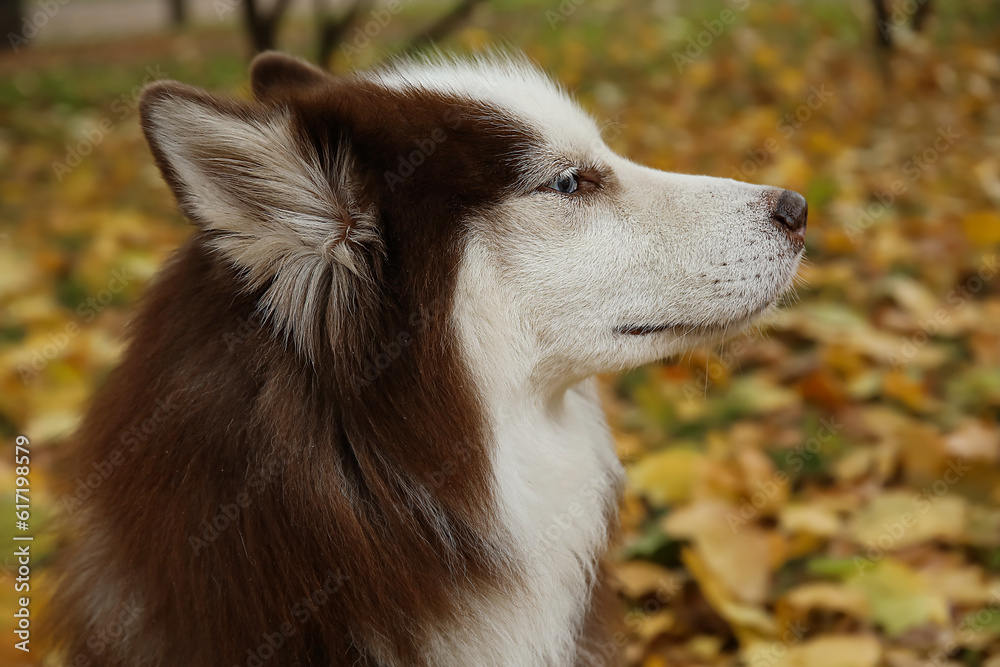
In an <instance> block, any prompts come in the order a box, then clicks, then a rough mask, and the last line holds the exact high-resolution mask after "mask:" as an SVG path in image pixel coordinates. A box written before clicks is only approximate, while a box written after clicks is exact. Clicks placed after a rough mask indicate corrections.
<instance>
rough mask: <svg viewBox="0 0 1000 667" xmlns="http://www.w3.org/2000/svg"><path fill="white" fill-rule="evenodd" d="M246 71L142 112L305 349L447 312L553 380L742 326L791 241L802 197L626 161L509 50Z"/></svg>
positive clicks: (507, 359) (253, 281)
mask: <svg viewBox="0 0 1000 667" xmlns="http://www.w3.org/2000/svg"><path fill="white" fill-rule="evenodd" d="M252 87H253V96H254V99H253V100H252V101H246V102H240V101H223V100H220V99H218V98H215V97H212V96H209V95H207V94H205V93H203V92H201V91H198V90H196V89H193V88H189V87H186V86H183V85H181V84H177V83H173V82H164V83H159V84H155V85H153V86H152V87H150V88H149V89H147V91H146V93H145V96H144V98H143V103H142V115H143V127H144V130H145V132H146V136H147V138H148V140H149V142H150V144H151V146H152V148H153V152H154V155H155V157H156V159H157V162H158V164H159V166H160V168H161V170H162V171H163V173H164V176H165V178H166V180H167V181H168V183H169V184H170V185H171V187H172V188H173V190H174V192H175V194H176V196H177V198H178V201H179V202H180V205H181V208H182V210H183V211H184V212H185V213H186V214H187V215H188V216H189V217H190V218H191V219H192V220H193V221H195V223H196V224H198V225H200V226H201V227H202V228H203V229H205V230H206V232H207V233H208V234H209V235H210V237H211V239H212V241H211V242H212V244H213V245H214V247H215V248H216V249H217V250H218V252H219V254H220V256H221V257H224V258H225V260H226V261H228V262H230V263H231V264H233V265H234V266H235V267H237V269H238V270H239V271H240V272H241V273H242V274H243V275H244V277H245V281H246V284H247V286H248V291H251V292H252V291H256V293H257V294H258V295H259V299H260V307H261V309H262V310H263V311H264V312H265V313H266V314H267V315H268V316H269V317H270V318H271V319H272V320H273V322H274V323H275V326H276V327H277V328H278V330H279V331H280V332H281V333H282V334H283V335H285V336H286V337H288V338H289V339H291V340H292V341H294V343H295V344H296V346H297V348H298V349H299V351H300V353H302V354H305V355H312V354H316V353H317V350H319V349H322V348H324V347H329V346H330V345H333V346H336V345H337V344H338V342H337V341H338V340H341V339H344V338H349V339H357V340H361V339H362V338H365V337H366V336H367V335H368V334H369V333H371V332H370V331H368V332H364V331H360V329H363V328H364V327H369V328H371V327H375V328H379V329H381V330H383V331H386V330H388V331H390V332H391V336H390V338H392V339H393V340H396V344H397V345H406V344H408V342H409V341H411V340H415V339H417V338H419V337H420V336H421V335H423V334H424V333H425V332H427V331H434V330H435V327H433V326H430V325H429V324H428V321H429V319H430V320H433V319H434V318H435V317H436V316H438V315H443V316H444V319H445V320H446V324H445V325H444V328H443V329H440V330H447V331H450V332H452V333H453V334H454V336H455V339H456V340H457V341H458V342H459V345H460V347H461V349H462V351H463V352H462V354H463V356H464V357H465V358H466V359H479V360H483V359H488V360H491V361H488V362H484V361H478V362H473V366H477V367H478V368H477V369H475V370H478V371H479V372H480V373H481V374H483V375H499V376H503V377H504V378H505V379H509V380H510V381H511V382H515V383H516V382H517V379H518V378H520V379H522V380H530V381H531V382H534V383H536V384H541V385H550V384H556V385H565V384H566V383H567V382H571V381H573V380H576V379H581V378H583V377H586V376H588V375H591V374H593V373H596V372H603V371H611V370H619V369H622V368H627V367H632V366H636V365H640V364H643V363H646V362H649V361H653V360H656V359H659V358H662V357H665V356H668V355H670V354H673V353H676V352H678V351H681V350H682V349H684V348H686V347H688V346H689V345H691V344H693V343H697V342H701V341H704V340H705V339H706V338H712V337H718V336H719V335H722V334H724V333H725V332H727V331H729V332H732V331H735V330H738V329H740V328H742V327H743V326H744V325H746V324H747V323H749V322H750V321H752V320H753V319H754V318H755V317H756V316H757V315H758V314H760V313H761V312H762V311H764V310H765V309H767V308H768V307H769V306H770V305H771V304H773V303H774V302H775V300H776V299H777V298H778V297H779V295H780V294H781V293H782V292H783V291H784V290H785V289H786V287H787V286H788V285H789V283H790V281H791V280H792V278H793V276H794V274H795V271H796V267H797V265H798V262H799V259H800V257H801V255H802V251H803V234H804V231H805V224H806V203H805V200H804V199H803V198H802V197H801V196H800V195H798V194H796V193H794V192H790V191H786V190H781V189H777V188H770V187H762V186H756V185H748V184H744V183H739V182H736V181H732V180H728V179H721V178H709V177H704V176H687V175H679V174H673V173H666V172H662V171H657V170H654V169H649V168H646V167H642V166H639V165H637V164H635V163H633V162H630V161H629V160H627V159H625V158H623V157H621V156H619V155H616V154H615V153H614V152H612V151H611V150H610V149H609V148H608V147H607V145H606V144H605V143H604V141H603V140H602V138H601V133H600V131H599V128H598V126H597V125H596V124H595V123H594V122H593V120H592V119H591V118H590V117H589V116H588V115H587V114H586V113H584V112H583V111H582V110H581V109H580V108H579V107H578V106H577V105H576V104H574V103H573V102H572V101H571V100H570V98H569V97H568V96H567V95H566V94H565V93H564V92H563V91H562V90H561V89H559V88H558V87H557V86H555V85H553V84H552V83H551V82H550V81H549V80H548V79H547V78H545V77H544V76H543V75H542V74H540V73H539V72H538V71H537V70H535V69H533V68H532V67H530V66H529V65H528V64H527V63H525V62H523V61H521V60H517V59H510V58H494V59H487V60H477V61H453V60H449V59H434V60H430V61H407V62H402V63H399V64H396V65H395V66H393V67H390V68H388V69H384V70H380V71H376V72H373V73H368V74H361V75H356V76H354V77H350V78H336V77H333V76H330V75H328V74H326V73H324V72H322V71H320V70H318V69H315V68H313V67H311V66H309V65H306V64H304V63H302V62H300V61H297V60H294V59H291V58H288V57H285V56H281V55H278V54H265V55H264V56H261V57H259V58H258V59H257V60H256V61H255V63H254V66H253V70H252ZM429 316H430V318H429ZM373 322H377V324H372V323H373ZM383 347H384V345H383ZM380 350H381V348H370V351H371V352H372V353H378V352H379V351H380ZM382 351H384V350H382ZM496 364H499V367H497V366H495V365H496Z"/></svg>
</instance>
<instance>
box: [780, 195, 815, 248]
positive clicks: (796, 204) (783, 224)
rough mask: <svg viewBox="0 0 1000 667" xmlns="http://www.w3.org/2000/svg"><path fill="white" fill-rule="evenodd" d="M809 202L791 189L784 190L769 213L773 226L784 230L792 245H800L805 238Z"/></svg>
mask: <svg viewBox="0 0 1000 667" xmlns="http://www.w3.org/2000/svg"><path fill="white" fill-rule="evenodd" d="M808 214H809V204H808V203H807V202H806V198H805V197H803V196H802V195H800V194H799V193H798V192H795V191H793V190H785V191H784V192H782V193H781V197H779V198H778V203H777V205H776V206H775V207H774V213H772V214H771V220H773V221H774V224H775V226H776V227H777V228H778V229H780V230H781V231H783V232H785V234H786V235H787V236H788V240H789V241H791V242H792V244H793V245H796V246H801V245H802V244H803V243H805V238H806V217H807V216H808Z"/></svg>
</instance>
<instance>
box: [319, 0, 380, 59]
mask: <svg viewBox="0 0 1000 667" xmlns="http://www.w3.org/2000/svg"><path fill="white" fill-rule="evenodd" d="M325 5H326V3H325V2H324V0H316V2H315V8H316V25H318V26H319V47H318V49H317V55H316V62H317V63H319V65H320V67H328V66H329V63H330V56H332V55H333V50H334V49H335V48H337V44H340V42H341V40H342V39H343V38H344V35H345V34H347V29H348V28H350V27H351V26H352V25H354V22H355V21H356V20H357V19H358V16H360V15H361V13H362V12H363V11H364V10H365V9H367V8H368V5H369V3H368V0H354V2H353V3H351V6H350V7H348V8H347V11H346V12H344V13H343V14H341V15H340V16H339V17H337V18H333V17H331V16H330V15H329V14H328V13H327V11H326V7H325Z"/></svg>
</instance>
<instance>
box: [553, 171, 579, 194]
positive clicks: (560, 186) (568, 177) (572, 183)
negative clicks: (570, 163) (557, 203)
mask: <svg viewBox="0 0 1000 667" xmlns="http://www.w3.org/2000/svg"><path fill="white" fill-rule="evenodd" d="M578 186H579V183H577V181H576V175H574V174H563V175H562V176H557V177H556V178H555V179H553V180H552V182H551V183H549V184H548V185H547V186H546V187H548V188H551V189H553V190H555V191H556V192H561V193H562V194H564V195H568V194H571V193H573V192H576V189H577V187H578Z"/></svg>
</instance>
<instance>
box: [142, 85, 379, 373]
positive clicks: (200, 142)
mask: <svg viewBox="0 0 1000 667" xmlns="http://www.w3.org/2000/svg"><path fill="white" fill-rule="evenodd" d="M140 108H141V115H142V126H143V131H144V133H145V135H146V139H147V140H148V142H149V145H150V147H151V149H152V151H153V155H154V157H155V159H156V162H157V164H158V165H159V167H160V170H161V171H162V173H163V176H164V178H165V179H166V181H167V182H168V184H169V185H170V186H171V188H172V189H173V191H174V194H175V196H176V198H177V201H178V203H179V205H180V207H181V210H182V211H183V212H184V213H185V215H187V216H188V217H189V218H190V219H191V220H192V221H193V222H195V223H196V224H197V225H198V226H199V227H201V228H202V229H204V230H206V231H208V232H210V233H211V237H210V238H211V241H212V243H213V245H214V246H215V247H216V249H217V250H218V251H219V252H220V253H221V254H222V255H223V256H225V257H226V258H227V259H228V260H229V261H230V262H231V263H232V264H234V265H235V266H236V267H238V268H239V269H240V271H241V273H242V275H243V277H244V279H245V281H246V283H247V286H248V288H249V289H251V290H263V295H262V297H261V299H260V307H261V309H262V310H263V311H264V314H265V315H266V316H268V317H269V318H271V319H272V320H273V322H274V324H275V326H276V327H277V329H278V330H279V331H280V332H281V333H283V334H284V336H286V337H287V338H290V339H291V340H292V341H293V342H294V344H295V347H296V349H297V350H298V351H299V352H301V353H304V354H309V355H311V354H313V353H315V352H316V347H317V345H322V344H324V341H323V340H322V337H320V336H317V332H319V331H321V330H322V324H320V323H323V322H327V321H334V320H338V319H339V318H337V317H336V315H337V314H338V312H346V310H341V311H337V310H336V309H337V308H339V307H340V306H341V305H344V306H345V307H349V306H347V305H346V304H338V303H336V301H338V300H342V299H345V298H346V299H351V298H353V296H354V294H353V292H354V291H355V290H356V289H359V288H360V286H359V284H358V283H359V281H358V278H359V277H361V278H365V277H366V275H365V274H366V271H367V268H368V267H367V266H366V264H365V262H364V261H363V260H362V259H360V258H359V257H358V256H357V255H359V253H358V250H359V246H360V245H368V246H376V247H380V243H381V241H380V236H379V234H378V233H377V231H376V216H375V214H374V211H373V210H371V207H370V206H365V205H363V204H362V203H361V202H360V200H359V197H358V190H357V184H356V182H355V181H356V178H355V167H354V161H353V160H352V158H351V156H350V153H349V151H348V150H347V147H346V146H343V145H341V146H320V147H318V146H317V145H316V144H315V143H314V142H312V141H309V140H308V139H306V138H305V136H304V135H303V133H302V132H301V131H300V130H299V129H298V126H297V125H296V120H295V118H294V116H293V113H292V110H291V109H290V108H288V107H287V106H263V105H261V104H258V103H247V102H240V101H235V100H223V99H219V98H216V97H213V96H211V95H209V94H207V93H205V92H203V91H200V90H198V89H195V88H191V87H189V86H184V85H182V84H178V83H175V82H159V83H156V84H153V85H152V86H150V87H148V88H147V89H146V90H145V91H144V93H143V97H142V103H141V107H140ZM360 254H362V255H364V256H370V255H369V253H360ZM361 282H362V283H363V282H366V281H364V280H362V281H361ZM331 308H332V309H334V310H332V311H331ZM334 323H335V322H334ZM329 334H330V335H334V334H335V332H332V331H331V332H329ZM326 342H327V343H328V341H326Z"/></svg>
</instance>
